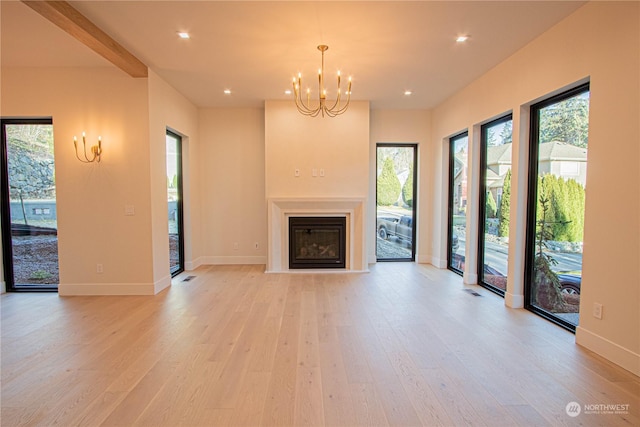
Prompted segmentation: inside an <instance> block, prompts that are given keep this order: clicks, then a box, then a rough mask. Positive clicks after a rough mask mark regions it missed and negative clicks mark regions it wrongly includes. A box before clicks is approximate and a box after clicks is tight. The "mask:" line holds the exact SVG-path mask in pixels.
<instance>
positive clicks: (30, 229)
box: [11, 222, 58, 236]
mask: <svg viewBox="0 0 640 427" xmlns="http://www.w3.org/2000/svg"><path fill="white" fill-rule="evenodd" d="M57 234H58V230H57V229H55V228H50V227H38V226H35V225H27V224H17V223H13V222H12V223H11V235H12V236H43V235H44V236H55V235H57Z"/></svg>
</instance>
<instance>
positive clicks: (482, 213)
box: [478, 113, 513, 298]
mask: <svg viewBox="0 0 640 427" xmlns="http://www.w3.org/2000/svg"><path fill="white" fill-rule="evenodd" d="M508 121H513V114H512V113H509V114H507V115H505V116H502V117H499V118H497V119H495V120H492V121H490V122H487V123H485V124H483V125H482V126H480V168H479V169H480V174H479V175H480V177H479V183H478V184H479V187H480V192H479V200H478V206H479V209H478V211H479V217H478V284H479V285H480V286H482V287H484V288H486V289H488V290H490V291H491V292H495V293H496V294H498V295H500V296H501V297H503V298H504V294H505V293H506V290H502V289H500V288H497V287H496V286H494V285H492V284H491V283H487V282H485V281H484V249H485V248H484V246H485V243H486V242H485V237H484V236H485V230H486V219H487V218H486V203H487V149H488V145H487V143H488V141H487V136H486V131H487V129H488V128H490V127H493V126H496V125H499V124H501V123H506V122H508ZM512 164H513V162H512ZM496 202H497V201H496ZM508 266H509V257H507V272H506V275H505V277H508V274H509V270H508Z"/></svg>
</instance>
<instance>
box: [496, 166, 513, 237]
mask: <svg viewBox="0 0 640 427" xmlns="http://www.w3.org/2000/svg"><path fill="white" fill-rule="evenodd" d="M510 205H511V169H509V170H507V173H506V174H505V176H504V183H503V184H502V198H501V199H500V212H499V217H498V218H499V219H500V223H499V224H498V236H500V237H507V236H509V215H510V210H511V209H510V207H511V206H510Z"/></svg>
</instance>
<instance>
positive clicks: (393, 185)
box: [376, 143, 418, 261]
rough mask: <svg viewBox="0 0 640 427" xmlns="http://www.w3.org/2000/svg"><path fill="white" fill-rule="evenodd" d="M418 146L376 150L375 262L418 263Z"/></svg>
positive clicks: (407, 145)
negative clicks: (416, 259)
mask: <svg viewBox="0 0 640 427" xmlns="http://www.w3.org/2000/svg"><path fill="white" fill-rule="evenodd" d="M417 151H418V146H417V145H416V144H389V143H384V144H383V143H379V144H377V146H376V170H377V173H376V177H377V178H376V258H377V260H378V261H415V258H416V249H415V247H416V245H415V242H416V221H415V219H416V205H417V203H416V194H417V193H416V185H415V184H416V172H417V167H416V159H417Z"/></svg>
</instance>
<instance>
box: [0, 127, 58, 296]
mask: <svg viewBox="0 0 640 427" xmlns="http://www.w3.org/2000/svg"><path fill="white" fill-rule="evenodd" d="M1 151H2V159H1V161H0V163H1V166H2V174H1V175H2V179H1V185H2V247H3V255H4V258H3V262H4V264H3V265H4V274H5V283H6V284H7V290H9V291H42V290H56V289H57V288H58V283H59V275H58V221H57V213H56V184H55V167H54V155H53V125H52V120H51V118H44V119H2V150H1Z"/></svg>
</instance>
